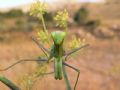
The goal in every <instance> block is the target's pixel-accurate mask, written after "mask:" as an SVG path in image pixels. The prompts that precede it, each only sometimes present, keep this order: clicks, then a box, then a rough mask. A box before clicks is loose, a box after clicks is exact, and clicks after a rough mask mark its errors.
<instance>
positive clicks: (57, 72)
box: [54, 58, 63, 80]
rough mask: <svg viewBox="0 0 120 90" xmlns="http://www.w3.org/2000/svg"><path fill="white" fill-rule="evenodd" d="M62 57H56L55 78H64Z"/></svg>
mask: <svg viewBox="0 0 120 90" xmlns="http://www.w3.org/2000/svg"><path fill="white" fill-rule="evenodd" d="M62 65H63V64H62V59H61V58H57V59H55V68H54V69H55V79H56V80H57V79H59V80H61V79H62V75H63V67H62Z"/></svg>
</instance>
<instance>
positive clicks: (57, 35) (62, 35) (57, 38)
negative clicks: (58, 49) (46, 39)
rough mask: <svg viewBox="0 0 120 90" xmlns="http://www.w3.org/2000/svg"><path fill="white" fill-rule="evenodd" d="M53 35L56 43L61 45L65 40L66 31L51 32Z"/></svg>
mask: <svg viewBox="0 0 120 90" xmlns="http://www.w3.org/2000/svg"><path fill="white" fill-rule="evenodd" d="M51 36H52V39H53V41H54V43H55V44H56V45H61V44H62V43H63V41H64V38H65V36H66V33H65V32H62V31H54V32H51Z"/></svg>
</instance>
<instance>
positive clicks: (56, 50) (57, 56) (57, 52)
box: [0, 31, 89, 90]
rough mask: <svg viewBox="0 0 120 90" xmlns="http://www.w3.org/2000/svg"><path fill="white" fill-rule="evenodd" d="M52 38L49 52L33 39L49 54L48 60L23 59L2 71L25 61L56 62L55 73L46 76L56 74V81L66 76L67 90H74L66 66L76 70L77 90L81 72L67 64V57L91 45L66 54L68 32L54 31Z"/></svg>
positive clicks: (35, 40)
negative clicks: (64, 45)
mask: <svg viewBox="0 0 120 90" xmlns="http://www.w3.org/2000/svg"><path fill="white" fill-rule="evenodd" d="M51 37H52V40H53V42H54V44H53V45H52V46H51V49H50V50H48V49H47V48H45V47H44V46H43V45H42V44H41V43H40V42H38V41H37V39H35V38H34V37H32V40H33V41H34V42H35V43H36V44H37V45H38V46H39V47H40V48H41V50H42V51H43V52H44V53H45V54H46V53H47V54H49V56H48V58H37V59H23V60H19V61H17V62H15V63H14V64H12V65H10V66H9V67H7V68H5V69H2V70H0V71H5V70H8V69H9V68H11V67H13V66H15V65H16V64H18V63H20V62H23V61H43V62H46V63H50V62H53V61H54V72H51V73H46V74H52V73H54V77H55V79H56V80H57V79H59V80H61V79H62V78H63V76H64V79H65V82H66V85H67V90H72V88H71V85H70V82H69V80H68V76H67V73H66V70H65V66H67V67H69V68H71V69H73V70H75V71H76V72H77V73H78V75H77V79H76V82H75V85H74V90H75V89H76V85H77V83H78V79H79V75H80V70H79V69H77V68H75V67H73V66H71V65H69V64H67V63H66V62H65V61H66V60H67V57H68V56H70V55H71V54H73V53H74V52H77V51H79V50H80V49H82V48H84V47H87V46H88V45H89V44H85V45H83V46H81V47H79V48H76V49H74V50H71V51H69V52H65V50H64V47H63V43H64V39H65V37H66V32H63V31H54V32H51Z"/></svg>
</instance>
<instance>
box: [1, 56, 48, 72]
mask: <svg viewBox="0 0 120 90" xmlns="http://www.w3.org/2000/svg"><path fill="white" fill-rule="evenodd" d="M24 61H43V62H47V59H41V58H38V59H21V60H19V61H17V62H15V63H13V64H12V65H10V66H8V67H6V68H4V69H0V71H6V70H8V69H10V68H11V67H13V66H15V65H17V64H19V63H21V62H24Z"/></svg>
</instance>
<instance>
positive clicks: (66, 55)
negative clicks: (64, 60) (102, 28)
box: [64, 44, 89, 57]
mask: <svg viewBox="0 0 120 90" xmlns="http://www.w3.org/2000/svg"><path fill="white" fill-rule="evenodd" d="M87 46H89V44H86V45H83V46H81V47H79V48H76V49H74V50H72V51H69V52H68V53H65V55H64V56H65V57H68V56H69V55H71V54H73V53H75V52H77V51H79V50H80V49H82V48H85V47H87Z"/></svg>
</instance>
